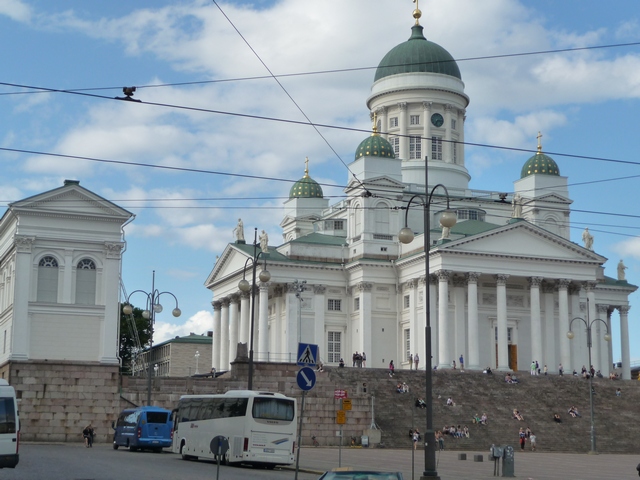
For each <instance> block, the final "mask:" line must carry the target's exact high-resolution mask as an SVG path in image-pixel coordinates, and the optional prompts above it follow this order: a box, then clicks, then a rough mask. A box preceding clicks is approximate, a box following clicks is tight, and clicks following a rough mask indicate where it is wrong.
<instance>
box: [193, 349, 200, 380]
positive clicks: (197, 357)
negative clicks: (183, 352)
mask: <svg viewBox="0 0 640 480" xmlns="http://www.w3.org/2000/svg"><path fill="white" fill-rule="evenodd" d="M194 357H196V373H195V374H196V375H198V360H199V359H200V352H199V351H198V350H196V354H195V355H194Z"/></svg>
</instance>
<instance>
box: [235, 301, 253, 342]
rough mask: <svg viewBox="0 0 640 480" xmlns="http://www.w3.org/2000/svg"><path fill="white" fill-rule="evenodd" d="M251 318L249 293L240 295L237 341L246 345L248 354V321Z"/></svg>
mask: <svg viewBox="0 0 640 480" xmlns="http://www.w3.org/2000/svg"><path fill="white" fill-rule="evenodd" d="M250 317H251V292H242V293H241V294H240V328H239V329H238V341H239V342H241V343H246V344H247V353H249V319H250Z"/></svg>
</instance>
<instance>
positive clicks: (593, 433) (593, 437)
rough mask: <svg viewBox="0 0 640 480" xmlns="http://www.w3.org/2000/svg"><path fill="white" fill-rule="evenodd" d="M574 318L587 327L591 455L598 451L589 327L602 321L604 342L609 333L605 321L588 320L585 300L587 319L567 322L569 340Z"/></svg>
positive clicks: (578, 318) (571, 338) (573, 335)
mask: <svg viewBox="0 0 640 480" xmlns="http://www.w3.org/2000/svg"><path fill="white" fill-rule="evenodd" d="M576 320H580V321H581V322H582V323H584V326H585V327H586V329H587V350H588V351H589V407H590V408H591V450H590V451H589V453H590V454H592V455H595V454H597V453H598V452H597V450H596V429H595V425H594V422H593V415H594V410H593V373H592V371H591V367H592V366H593V365H592V364H591V346H592V335H591V329H592V327H593V325H594V324H595V323H596V322H602V323H603V324H604V328H605V329H606V332H607V333H605V335H604V340H605V341H606V342H609V341H610V340H611V335H609V325H607V322H605V321H604V320H602V319H601V318H595V319H593V320H591V321H589V300H587V319H586V320H585V319H584V318H582V317H575V318H573V319H572V320H571V323H569V331H568V332H567V337H568V338H569V340H573V337H575V334H574V333H573V330H571V325H573V322H575V321H576Z"/></svg>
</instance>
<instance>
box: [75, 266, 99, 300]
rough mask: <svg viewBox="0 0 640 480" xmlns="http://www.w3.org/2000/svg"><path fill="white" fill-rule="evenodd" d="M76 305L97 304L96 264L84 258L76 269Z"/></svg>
mask: <svg viewBox="0 0 640 480" xmlns="http://www.w3.org/2000/svg"><path fill="white" fill-rule="evenodd" d="M76 304H78V305H95V304H96V264H95V263H94V262H93V260H90V259H88V258H83V259H82V260H80V261H79V262H78V266H77V267H76Z"/></svg>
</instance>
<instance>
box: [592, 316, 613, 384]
mask: <svg viewBox="0 0 640 480" xmlns="http://www.w3.org/2000/svg"><path fill="white" fill-rule="evenodd" d="M596 310H597V311H598V318H601V319H602V320H604V322H605V324H606V327H605V326H604V325H603V324H602V322H596V323H597V324H598V327H599V328H600V331H599V332H598V338H597V341H598V345H599V347H600V365H599V366H597V367H595V368H596V370H600V373H602V375H604V376H605V377H608V376H609V372H610V369H609V364H610V362H609V347H610V346H611V343H610V342H607V341H606V340H605V339H604V336H605V335H606V334H607V331H608V332H609V335H611V318H610V315H611V311H610V310H609V305H602V304H597V305H596ZM593 342H594V343H595V342H596V339H595V338H594V339H593Z"/></svg>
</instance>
